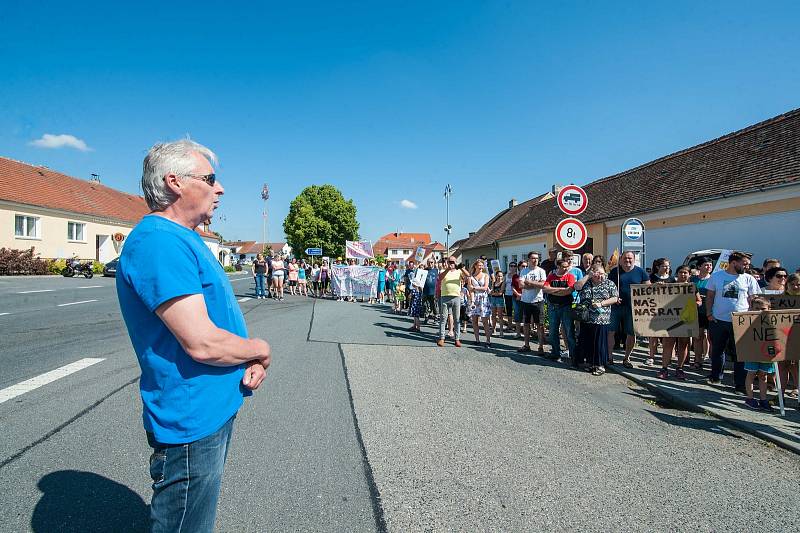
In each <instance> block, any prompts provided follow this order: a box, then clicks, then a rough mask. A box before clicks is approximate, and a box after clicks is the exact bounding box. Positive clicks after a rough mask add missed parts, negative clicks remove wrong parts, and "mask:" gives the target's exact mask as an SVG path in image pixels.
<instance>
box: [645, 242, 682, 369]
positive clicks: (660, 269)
mask: <svg viewBox="0 0 800 533" xmlns="http://www.w3.org/2000/svg"><path fill="white" fill-rule="evenodd" d="M650 283H675V278H674V277H672V276H671V275H670V264H669V259H667V258H666V257H659V258H658V259H656V260H655V261H653V268H652V271H651V272H650ZM660 340H661V338H660V337H650V339H649V342H648V343H647V349H648V352H649V356H648V357H647V361H646V362H645V364H646V365H647V366H653V364H654V360H655V358H656V349H657V347H658V343H659V342H660ZM662 344H663V343H662ZM674 345H675V344H674V343H672V342H670V350H672V348H673V347H674ZM662 348H663V350H664V352H666V350H667V346H666V344H664V345H663V346H662ZM670 357H672V354H670ZM659 377H661V372H660V373H659Z"/></svg>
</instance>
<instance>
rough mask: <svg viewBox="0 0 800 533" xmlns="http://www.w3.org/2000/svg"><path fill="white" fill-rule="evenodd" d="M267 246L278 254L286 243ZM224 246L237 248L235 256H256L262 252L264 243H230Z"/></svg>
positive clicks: (272, 243)
mask: <svg viewBox="0 0 800 533" xmlns="http://www.w3.org/2000/svg"><path fill="white" fill-rule="evenodd" d="M267 245H268V246H269V248H270V250H272V251H273V252H275V253H278V252H280V251H281V250H283V247H284V246H285V245H286V243H285V242H270V243H267ZM224 246H229V247H236V248H239V251H237V252H236V253H237V254H258V253H261V252H262V251H263V250H264V243H263V242H256V241H230V242H226V243H224Z"/></svg>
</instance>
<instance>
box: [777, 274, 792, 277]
mask: <svg viewBox="0 0 800 533" xmlns="http://www.w3.org/2000/svg"><path fill="white" fill-rule="evenodd" d="M774 277H776V278H788V277H789V274H775V276H774Z"/></svg>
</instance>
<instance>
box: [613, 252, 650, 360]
mask: <svg viewBox="0 0 800 533" xmlns="http://www.w3.org/2000/svg"><path fill="white" fill-rule="evenodd" d="M608 279H609V281H611V282H612V283H614V285H616V286H617V289H618V290H619V298H617V303H616V304H614V305H613V306H612V307H611V324H610V325H609V326H608V361H609V363H613V362H614V344H615V343H614V334H615V333H616V332H617V331H619V332H624V333H625V335H626V337H625V356H624V358H623V359H622V366H624V367H625V368H633V364H632V363H631V352H633V346H634V345H635V344H636V336H635V334H634V332H633V308H632V307H631V285H637V284H642V283H644V284H645V285H650V276H648V275H647V272H645V271H644V269H643V268H641V267H638V266H636V265H635V257H634V255H633V252H625V253H623V254H622V255H621V256H620V258H619V265H617V266H615V267H614V268H612V269H611V272H609V273H608Z"/></svg>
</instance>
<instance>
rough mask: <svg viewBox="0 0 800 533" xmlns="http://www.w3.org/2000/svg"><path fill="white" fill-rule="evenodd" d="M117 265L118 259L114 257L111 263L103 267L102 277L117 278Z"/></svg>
mask: <svg viewBox="0 0 800 533" xmlns="http://www.w3.org/2000/svg"><path fill="white" fill-rule="evenodd" d="M117 263H119V257H115V258H114V259H112V260H111V261H109V262H108V263H106V264H105V266H103V275H104V276H108V277H112V278H113V277H116V276H117Z"/></svg>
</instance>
